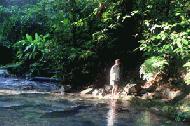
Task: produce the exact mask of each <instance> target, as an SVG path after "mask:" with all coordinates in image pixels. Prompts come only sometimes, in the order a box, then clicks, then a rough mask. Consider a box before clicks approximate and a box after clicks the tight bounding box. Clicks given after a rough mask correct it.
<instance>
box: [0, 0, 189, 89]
mask: <svg viewBox="0 0 190 126" xmlns="http://www.w3.org/2000/svg"><path fill="white" fill-rule="evenodd" d="M189 17H190V1H189V0H1V1H0V25H1V27H0V59H1V60H0V63H1V64H2V65H5V64H11V65H8V66H7V67H8V68H11V70H12V72H13V73H15V74H17V75H26V74H30V75H32V76H37V75H41V76H49V77H59V78H64V81H65V82H64V83H70V84H74V85H75V86H78V85H82V84H86V83H89V82H93V81H95V80H96V79H97V78H99V76H101V77H104V76H105V78H106V76H107V74H108V72H109V69H110V66H111V65H112V64H113V62H114V60H115V59H116V58H120V59H121V60H122V62H123V70H124V73H127V71H128V70H135V69H139V72H140V74H141V75H142V78H143V79H145V80H149V79H150V78H151V77H152V76H154V75H155V74H157V73H161V74H163V73H164V76H165V77H166V78H174V79H173V80H178V82H179V81H180V82H182V83H184V84H190V60H189V58H190V19H189ZM102 75H103V76H102Z"/></svg>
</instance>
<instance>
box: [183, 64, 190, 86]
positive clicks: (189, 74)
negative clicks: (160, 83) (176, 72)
mask: <svg viewBox="0 0 190 126" xmlns="http://www.w3.org/2000/svg"><path fill="white" fill-rule="evenodd" d="M183 67H184V68H185V69H186V75H185V77H184V80H185V83H186V84H188V85H189V84H190V62H187V63H185V64H184V65H183Z"/></svg>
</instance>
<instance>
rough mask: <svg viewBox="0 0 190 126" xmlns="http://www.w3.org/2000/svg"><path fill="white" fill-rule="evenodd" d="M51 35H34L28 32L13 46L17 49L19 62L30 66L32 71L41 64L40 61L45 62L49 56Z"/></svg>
mask: <svg viewBox="0 0 190 126" xmlns="http://www.w3.org/2000/svg"><path fill="white" fill-rule="evenodd" d="M48 37H49V35H45V36H43V35H38V34H37V33H36V34H35V36H34V37H32V36H30V35H28V34H26V37H25V38H24V39H23V40H20V41H18V42H16V43H15V44H14V45H13V47H14V48H15V50H16V51H17V55H16V56H17V58H18V62H20V63H23V64H25V65H26V66H29V67H30V69H31V71H33V72H34V69H37V68H39V67H38V66H41V65H40V64H39V63H41V64H42V63H43V62H44V61H45V60H46V59H47V56H48V53H49V49H48V44H49V43H50V42H51V41H50V40H48Z"/></svg>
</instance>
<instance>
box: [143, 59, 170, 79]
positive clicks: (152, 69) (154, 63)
mask: <svg viewBox="0 0 190 126" xmlns="http://www.w3.org/2000/svg"><path fill="white" fill-rule="evenodd" d="M167 65H168V62H167V61H166V60H165V59H164V58H163V57H158V56H157V57H155V56H153V57H150V58H149V59H147V60H145V62H144V63H143V64H142V65H141V67H140V75H142V78H143V79H144V80H149V79H151V78H152V77H153V76H154V75H155V74H157V73H160V72H164V69H165V68H166V66H167Z"/></svg>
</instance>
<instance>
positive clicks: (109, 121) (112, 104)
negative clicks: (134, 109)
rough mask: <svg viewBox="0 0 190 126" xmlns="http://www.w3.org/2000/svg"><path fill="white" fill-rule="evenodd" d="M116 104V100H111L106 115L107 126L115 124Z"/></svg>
mask: <svg viewBox="0 0 190 126" xmlns="http://www.w3.org/2000/svg"><path fill="white" fill-rule="evenodd" d="M116 102H117V100H115V99H112V100H110V103H109V111H108V114H107V126H114V124H115V123H116V122H117V118H116V107H117V106H116Z"/></svg>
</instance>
